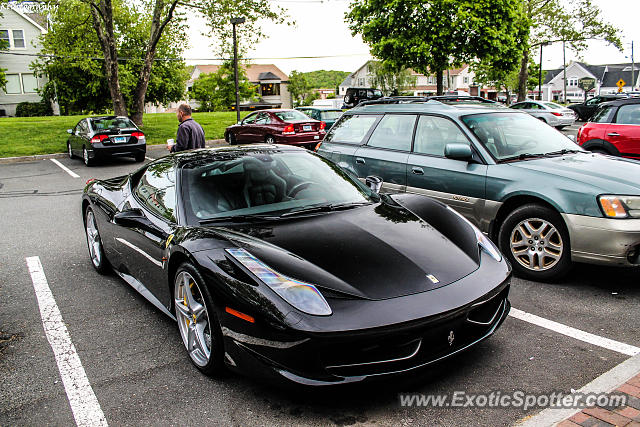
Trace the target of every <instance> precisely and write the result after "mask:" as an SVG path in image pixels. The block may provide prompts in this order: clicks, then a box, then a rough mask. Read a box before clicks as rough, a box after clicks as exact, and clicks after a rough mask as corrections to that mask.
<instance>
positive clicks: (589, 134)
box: [577, 98, 640, 159]
mask: <svg viewBox="0 0 640 427" xmlns="http://www.w3.org/2000/svg"><path fill="white" fill-rule="evenodd" d="M577 141H578V144H580V145H581V146H582V147H583V148H585V149H587V150H589V151H593V152H595V153H602V154H610V155H613V156H622V157H628V158H631V159H640V99H638V98H628V99H621V100H618V101H611V102H606V103H603V104H602V105H601V106H600V108H599V109H598V110H597V111H596V113H595V114H594V115H593V117H592V118H591V121H590V122H588V123H585V124H584V125H583V126H582V127H581V128H580V130H578V137H577Z"/></svg>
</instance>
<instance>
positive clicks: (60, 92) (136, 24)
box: [33, 0, 188, 114]
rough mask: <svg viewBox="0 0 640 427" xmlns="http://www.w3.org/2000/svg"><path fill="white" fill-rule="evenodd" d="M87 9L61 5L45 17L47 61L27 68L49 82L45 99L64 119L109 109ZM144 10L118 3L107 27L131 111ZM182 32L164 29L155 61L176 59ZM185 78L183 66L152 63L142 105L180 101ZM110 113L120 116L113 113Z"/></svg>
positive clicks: (71, 0)
mask: <svg viewBox="0 0 640 427" xmlns="http://www.w3.org/2000/svg"><path fill="white" fill-rule="evenodd" d="M89 9H90V6H89V5H87V4H86V3H85V2H83V1H79V0H62V1H60V2H59V3H58V4H57V5H56V7H55V8H52V9H51V11H50V13H49V19H50V23H51V25H50V28H49V31H48V32H47V33H46V34H45V35H44V36H43V37H42V44H43V49H42V52H43V53H45V54H50V55H52V57H50V58H44V59H39V60H37V61H35V63H34V65H33V68H34V70H35V71H36V72H38V73H39V74H44V75H47V76H48V77H49V82H48V83H47V84H46V85H45V87H44V89H43V97H44V98H45V99H53V98H55V97H56V96H57V99H58V103H59V104H60V106H61V109H62V111H63V112H64V113H65V114H69V113H72V112H83V111H96V112H100V111H105V110H108V109H109V108H110V107H112V106H113V102H112V96H111V95H112V91H111V90H110V89H111V88H110V85H109V83H108V82H109V79H108V76H107V74H108V73H107V68H106V64H105V61H103V60H101V59H97V58H100V57H101V56H102V46H101V44H100V41H99V39H98V37H97V35H96V33H95V31H94V29H93V26H92V24H91V21H90V20H88V19H87V16H88V14H89V13H90V12H89ZM146 16H147V14H146V12H145V10H144V9H139V8H137V7H135V6H134V5H127V4H125V3H124V2H119V3H117V4H116V7H114V9H113V22H114V25H115V28H116V29H117V32H116V33H115V34H114V35H115V37H117V38H118V40H120V45H119V52H120V54H121V55H122V57H126V58H131V59H128V60H120V61H118V63H117V71H118V80H119V85H118V86H119V90H120V93H121V96H122V99H123V102H124V106H125V108H126V109H127V110H129V111H134V110H136V108H138V107H137V106H136V104H137V102H138V100H137V97H138V96H139V93H138V89H139V88H138V83H139V76H140V73H141V69H142V68H144V61H142V60H140V59H137V58H140V57H141V56H143V55H144V53H145V47H144V45H145V40H146V38H147V37H148V33H149V31H150V25H151V24H150V23H149V21H148V20H145V17H146ZM184 41H185V40H184V36H183V32H182V28H181V26H180V24H179V23H178V22H175V23H173V25H171V26H169V27H167V28H166V29H165V31H164V35H163V37H161V38H160V40H159V41H158V44H157V46H156V52H158V53H159V54H160V55H161V56H163V57H164V56H166V57H179V56H181V54H182V50H183V46H184ZM187 79H188V74H187V73H186V71H185V65H184V62H183V61H156V63H155V64H154V67H153V70H152V71H151V73H150V75H149V77H148V79H147V80H148V82H147V87H146V93H145V94H144V100H145V101H146V102H152V103H163V104H166V103H168V102H171V101H178V100H180V99H182V97H183V94H184V88H185V83H186V80H187ZM116 114H121V112H118V111H116Z"/></svg>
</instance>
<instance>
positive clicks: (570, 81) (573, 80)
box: [567, 77, 578, 86]
mask: <svg viewBox="0 0 640 427" xmlns="http://www.w3.org/2000/svg"><path fill="white" fill-rule="evenodd" d="M567 84H568V85H569V86H578V78H577V77H569V79H567Z"/></svg>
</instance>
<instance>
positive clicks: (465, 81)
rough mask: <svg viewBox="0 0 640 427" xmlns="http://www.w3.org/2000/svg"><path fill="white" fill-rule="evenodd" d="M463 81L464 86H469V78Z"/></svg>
mask: <svg viewBox="0 0 640 427" xmlns="http://www.w3.org/2000/svg"><path fill="white" fill-rule="evenodd" d="M462 81H463V82H464V84H466V85H468V84H469V77H464V78H463V79H462Z"/></svg>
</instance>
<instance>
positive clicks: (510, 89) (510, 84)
mask: <svg viewBox="0 0 640 427" xmlns="http://www.w3.org/2000/svg"><path fill="white" fill-rule="evenodd" d="M472 70H473V72H474V73H475V78H474V79H475V81H476V82H477V83H479V84H481V85H483V86H493V87H495V88H496V89H498V90H504V91H505V93H506V95H507V105H509V104H510V103H511V94H512V93H517V92H518V86H519V70H518V66H517V64H516V65H514V68H513V69H512V70H509V71H505V70H498V69H496V68H495V67H493V64H491V63H488V62H486V61H485V62H476V63H474V64H472ZM539 70H540V67H539V66H538V64H536V63H533V62H530V63H529V69H528V75H529V79H528V81H527V90H535V89H536V88H537V87H538V75H539V74H538V72H539ZM546 74H547V72H546V71H544V70H543V71H542V81H544V78H545V75H546Z"/></svg>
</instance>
